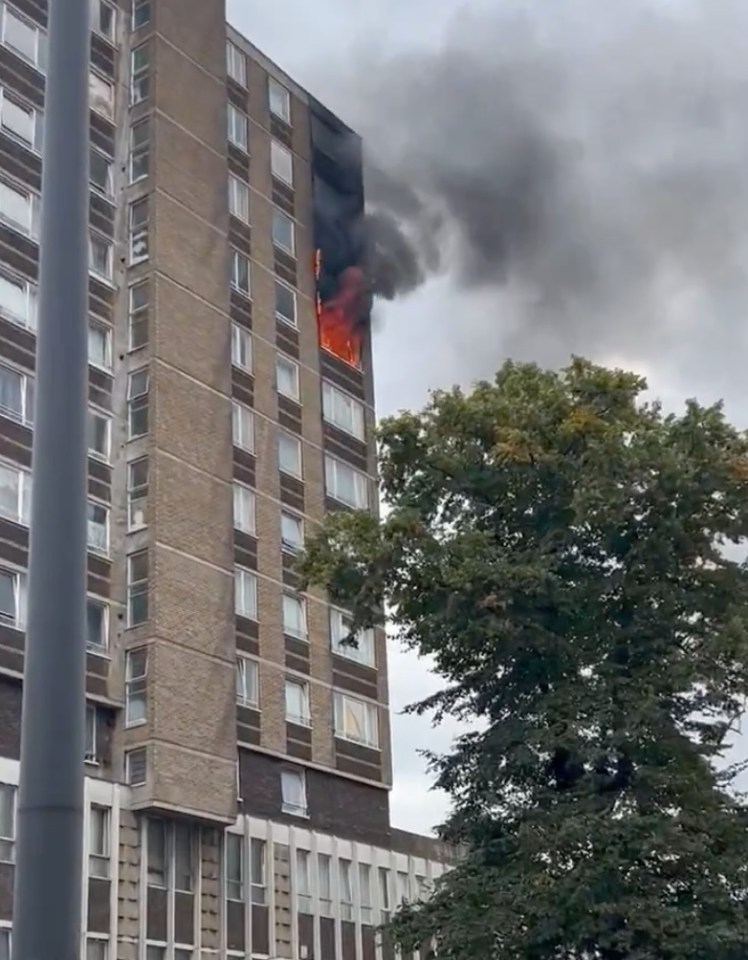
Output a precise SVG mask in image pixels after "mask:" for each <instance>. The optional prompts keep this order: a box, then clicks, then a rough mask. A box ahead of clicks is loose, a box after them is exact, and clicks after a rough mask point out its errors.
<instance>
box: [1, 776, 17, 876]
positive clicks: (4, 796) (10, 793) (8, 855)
mask: <svg viewBox="0 0 748 960" xmlns="http://www.w3.org/2000/svg"><path fill="white" fill-rule="evenodd" d="M15 839H16V788H15V787H14V786H12V785H11V784H9V783H0V861H2V862H3V863H13V861H14V860H15Z"/></svg>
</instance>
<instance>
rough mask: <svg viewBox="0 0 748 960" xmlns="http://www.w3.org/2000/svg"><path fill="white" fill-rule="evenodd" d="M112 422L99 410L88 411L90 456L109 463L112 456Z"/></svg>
mask: <svg viewBox="0 0 748 960" xmlns="http://www.w3.org/2000/svg"><path fill="white" fill-rule="evenodd" d="M111 435H112V422H111V420H110V419H109V417H107V416H106V415H105V414H103V413H99V412H98V410H91V409H90V408H89V410H88V455H89V457H91V456H93V457H96V459H97V460H104V461H105V462H107V463H108V462H109V458H110V456H111Z"/></svg>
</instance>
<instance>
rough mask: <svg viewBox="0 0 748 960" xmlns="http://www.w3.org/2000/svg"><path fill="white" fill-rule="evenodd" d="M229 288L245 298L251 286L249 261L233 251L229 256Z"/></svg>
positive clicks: (249, 292) (250, 290)
mask: <svg viewBox="0 0 748 960" xmlns="http://www.w3.org/2000/svg"><path fill="white" fill-rule="evenodd" d="M231 286H232V287H233V288H234V290H238V291H239V293H243V294H244V296H245V297H248V296H250V294H251V292H252V285H251V283H250V278H249V260H248V259H247V258H246V257H245V256H244V254H242V253H239V251H238V250H234V252H233V253H232V256H231Z"/></svg>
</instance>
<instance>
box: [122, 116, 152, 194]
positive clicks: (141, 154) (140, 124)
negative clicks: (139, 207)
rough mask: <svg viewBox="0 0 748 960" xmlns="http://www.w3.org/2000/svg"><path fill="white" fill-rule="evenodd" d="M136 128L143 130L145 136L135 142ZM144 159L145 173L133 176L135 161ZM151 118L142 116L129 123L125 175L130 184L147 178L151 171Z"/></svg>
mask: <svg viewBox="0 0 748 960" xmlns="http://www.w3.org/2000/svg"><path fill="white" fill-rule="evenodd" d="M138 130H145V131H146V136H145V139H143V140H142V141H139V142H137V143H136V138H135V132H136V131H138ZM143 159H145V167H146V170H145V173H140V174H138V176H137V177H136V176H134V173H133V171H134V169H135V164H136V162H142V161H143ZM150 168H151V118H150V117H143V118H142V119H141V120H138V121H136V122H135V123H133V124H131V125H130V140H129V150H128V157H127V175H128V181H129V183H130V185H131V186H132V185H133V184H135V183H140V182H141V181H142V180H147V179H148V177H149V176H150V172H151V169H150Z"/></svg>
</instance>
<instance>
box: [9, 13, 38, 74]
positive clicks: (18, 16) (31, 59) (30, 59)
mask: <svg viewBox="0 0 748 960" xmlns="http://www.w3.org/2000/svg"><path fill="white" fill-rule="evenodd" d="M9 14H10V16H11V17H13V18H14V19H15V20H17V21H18V22H19V23H21V24H22V25H23V26H25V27H27V28H28V29H29V30H31V31H33V33H34V54H33V56H29V55H28V54H27V53H25V52H24V51H23V50H21V49H20V47H17V46H15V45H14V44H12V43H9V42H8V39H7V36H6V32H7V26H8V25H7V18H8V15H9ZM0 15H1V21H2V22H0V43H2V45H3V46H4V47H7V48H8V49H9V50H12V51H13V53H14V54H16V56H18V57H20V59H21V60H23V61H25V62H26V63H30V64H31V65H32V66H33V67H34V68H35V69H36V70H38V71H39V72H40V73H43V72H44V66H45V65H44V56H43V53H44V47H45V41H46V36H47V34H46V31H45V30H43V29H42V28H41V27H40V26H39V25H38V24H36V23H34V22H33V20H30V19H29V18H28V17H27V16H25V14H23V13H21V11H20V10H18V9H17V8H16V7H14V6H13V5H12V4H9V3H7V2H6V3H4V4H2V8H0Z"/></svg>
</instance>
